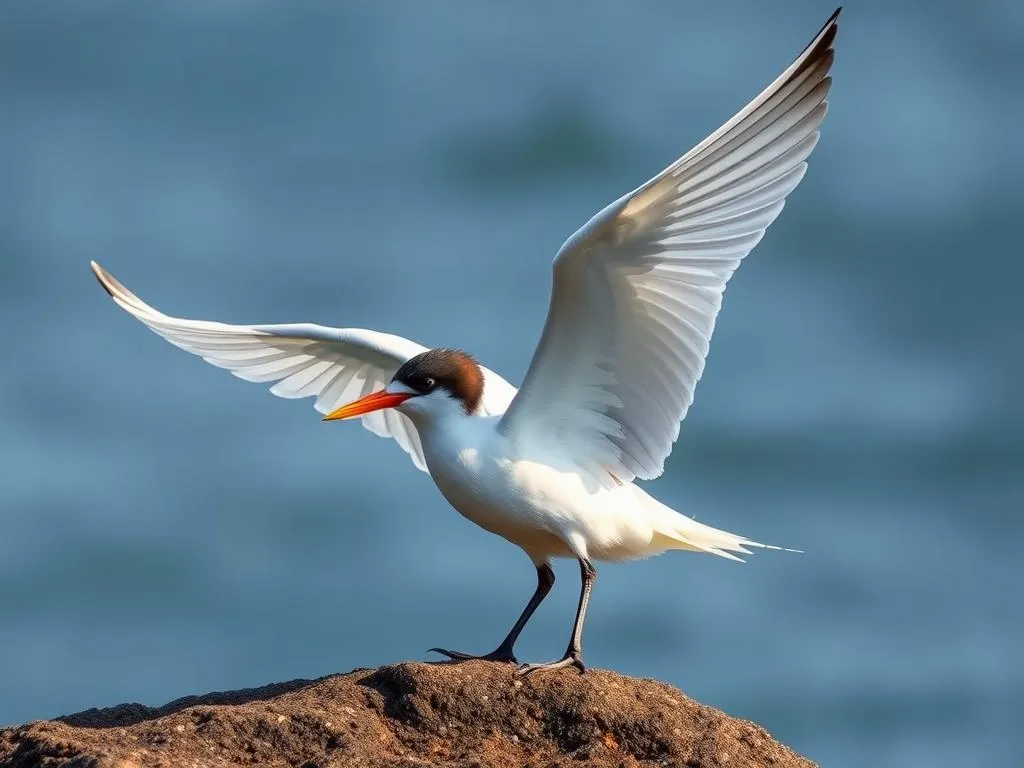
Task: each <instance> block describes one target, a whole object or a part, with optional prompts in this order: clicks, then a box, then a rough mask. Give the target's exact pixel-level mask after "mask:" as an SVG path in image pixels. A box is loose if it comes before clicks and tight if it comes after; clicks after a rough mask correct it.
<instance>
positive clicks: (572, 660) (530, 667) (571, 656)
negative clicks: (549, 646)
mask: <svg viewBox="0 0 1024 768" xmlns="http://www.w3.org/2000/svg"><path fill="white" fill-rule="evenodd" d="M563 667H576V669H578V670H579V671H580V674H581V675H582V674H583V673H584V672H586V671H587V668H586V667H585V666H584V665H583V656H582V655H580V653H579V651H569V652H568V653H567V654H566V655H565V657H564V658H561V659H559V660H558V661H549V662H547V663H545V664H523V665H522V666H521V667H519V669H517V670H516V674H517V675H519V676H521V677H525V676H526V675H529V674H531V673H533V672H537V671H539V670H542V669H562V668H563Z"/></svg>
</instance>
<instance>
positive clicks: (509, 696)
mask: <svg viewBox="0 0 1024 768" xmlns="http://www.w3.org/2000/svg"><path fill="white" fill-rule="evenodd" d="M570 765H571V766H574V767H575V768H579V767H580V766H582V765H586V766H615V767H616V768H619V767H621V766H654V765H668V766H686V768H712V766H729V768H741V767H745V766H751V767H753V766H758V767H759V768H760V767H761V766H779V767H785V768H790V767H792V768H796V767H797V766H800V767H801V768H807V767H809V766H813V765H814V764H813V763H812V762H810V761H809V760H807V759H805V758H802V757H800V756H799V755H796V754H794V753H793V752H792V751H790V750H789V749H788V748H786V747H784V746H782V745H781V744H779V743H778V742H776V741H775V740H774V739H772V738H771V736H769V735H768V734H767V733H766V732H765V731H764V730H763V729H762V728H759V727H758V726H757V725H754V724H753V723H750V722H747V721H744V720H737V719H734V718H731V717H729V716H728V715H725V714H723V713H722V712H720V711H718V710H716V709H712V708H711V707H706V706H704V705H702V704H698V703H697V702H695V701H693V700H692V699H689V698H687V697H686V696H685V695H683V694H682V693H681V692H680V691H678V690H676V689H675V688H672V687H671V686H668V685H665V684H663V683H659V682H655V681H651V680H638V679H634V678H629V677H623V676H622V675H618V674H615V673H614V672H608V671H604V670H588V671H587V673H586V674H585V675H580V674H578V673H577V672H576V671H575V670H573V669H566V670H559V671H553V672H539V673H536V674H533V675H531V676H528V677H526V678H519V677H517V676H516V675H515V674H514V668H513V667H512V666H511V665H505V664H499V663H487V662H466V663H459V664H455V663H435V664H425V663H419V664H412V663H408V664H397V665H395V666H388V667H381V668H380V669H375V670H357V671H355V672H350V673H348V674H344V675H335V676H332V677H325V678H321V679H320V680H295V681H292V682H290V683H278V684H275V685H268V686H266V687H263V688H254V689H249V690H242V691H232V692H229V693H210V694H206V695H203V696H190V697H187V698H184V699H179V700H177V701H174V702H171V703H170V704H167V705H166V706H163V707H158V708H151V707H145V706H142V705H141V704H122V705H119V706H116V707H111V708H109V709H91V710H88V711H85V712H79V713H78V714H75V715H68V716H66V717H61V718H58V719H56V720H47V721H38V722H34V723H29V724H27V725H23V726H18V727H15V728H7V729H4V730H2V731H0V766H7V767H10V768H27V767H28V766H33V768H34V767H35V766H54V767H55V766H68V767H70V766H74V767H75V768H86V767H93V766H95V767H96V768H143V767H148V766H161V767H163V766H166V767H167V768H171V766H173V767H174V768H185V767H186V766H197V767H199V766H204V767H205V766H210V768H222V767H223V768H226V767H227V766H265V767H269V766H291V767H293V768H327V766H338V767H339V768H342V767H343V768H357V767H362V768H370V767H376V766H382V767H383V766H388V767H389V768H390V767H391V766H400V767H402V768H414V767H415V768H433V767H435V766H436V767H438V768H440V767H442V766H444V768H455V767H458V768H463V767H465V768H469V767H470V766H473V767H475V768H491V767H492V766H493V767H494V768H515V767H517V766H535V767H536V768H553V767H555V766H570Z"/></svg>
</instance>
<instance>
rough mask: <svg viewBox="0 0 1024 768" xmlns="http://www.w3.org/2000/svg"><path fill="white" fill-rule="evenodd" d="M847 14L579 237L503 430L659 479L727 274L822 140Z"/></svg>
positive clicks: (532, 448) (526, 441)
mask: <svg viewBox="0 0 1024 768" xmlns="http://www.w3.org/2000/svg"><path fill="white" fill-rule="evenodd" d="M838 15H839V12H838V11H836V13H835V14H833V16H832V18H831V19H829V21H828V22H827V23H826V24H825V26H824V27H823V28H822V30H821V31H820V32H819V33H818V34H817V36H815V38H814V40H813V41H811V43H810V45H808V46H807V48H805V49H804V51H803V53H802V54H801V55H800V56H799V57H798V58H797V60H796V61H795V62H793V64H792V65H790V67H789V68H788V69H786V71H785V72H783V73H782V74H781V75H780V76H779V77H778V79H776V80H775V82H773V83H772V84H771V85H769V86H768V87H767V88H766V89H765V90H764V91H763V92H762V93H761V94H760V95H759V96H758V97H757V98H755V99H754V100H753V101H752V102H750V103H749V104H748V105H747V106H746V107H744V108H743V109H742V110H740V112H738V113H737V114H736V115H735V116H734V117H733V118H732V119H731V120H729V121H728V122H727V123H726V124H725V125H723V126H722V127H721V128H719V129H718V130H717V131H715V132H714V133H713V134H711V135H710V136H709V137H708V138H706V139H705V140H704V141H702V142H701V143H700V144H698V145H697V146H696V147H694V148H693V149H692V150H690V151H689V152H687V153H686V154H685V155H684V156H683V157H682V158H680V159H679V160H677V161H676V162H675V163H673V164H672V165H671V166H669V167H668V168H666V169H665V170H664V171H662V172H661V173H660V174H659V175H658V176H656V177H655V178H653V179H651V180H650V181H648V182H647V183H646V184H644V185H643V186H641V187H640V188H638V189H636V190H635V191H633V192H631V193H629V194H628V195H626V196H625V197H623V198H621V199H620V200H617V201H616V202H614V203H612V204H611V205H609V206H608V207H607V208H605V209H604V210H603V211H601V212H600V213H598V214H597V215H596V216H594V218H592V219H591V220H590V221H589V222H588V223H587V224H586V225H585V226H584V227H583V228H582V229H580V230H579V231H578V232H576V233H575V234H574V235H573V236H572V237H570V238H569V239H568V240H567V241H566V243H565V244H564V245H563V246H562V248H561V249H560V250H559V252H558V255H557V256H556V257H555V262H554V268H553V271H554V284H553V288H552V295H551V303H550V306H549V309H548V317H547V322H546V324H545V326H544V331H543V333H542V335H541V339H540V343H539V344H538V346H537V350H536V352H535V353H534V356H533V360H532V362H531V364H530V368H529V371H528V372H527V375H526V378H525V380H524V381H523V386H522V387H521V388H520V390H519V394H518V395H517V396H516V398H515V400H514V401H513V402H512V405H511V406H510V407H509V409H508V412H507V413H506V414H505V416H504V417H503V418H502V421H501V424H500V428H501V430H502V431H503V432H504V433H505V434H506V435H507V436H508V437H509V438H511V439H513V440H514V441H515V442H516V443H517V445H519V446H520V449H521V450H522V451H524V452H530V453H537V452H539V453H543V454H545V455H546V456H547V457H548V460H552V459H553V458H554V457H557V456H558V455H561V456H562V457H563V459H564V461H565V463H567V464H570V463H571V464H572V465H573V466H574V467H575V468H576V469H577V470H582V471H586V472H589V473H590V474H591V476H592V477H593V478H594V479H596V480H597V481H598V482H599V483H601V484H602V485H608V484H609V483H611V484H615V483H616V482H629V481H631V480H632V479H633V478H634V477H640V478H652V477H657V476H658V475H660V474H661V473H662V471H663V469H664V463H665V459H666V457H667V456H668V454H669V452H670V451H671V450H672V444H673V443H674V442H675V440H676V438H677V437H678V436H679V423H680V421H681V420H682V419H683V417H684V416H685V415H686V411H687V409H688V408H689V407H690V404H691V403H692V402H693V392H694V388H695V386H696V384H697V381H698V380H699V379H700V377H701V374H702V373H703V371H704V359H705V357H706V355H707V353H708V345H709V343H710V341H711V334H712V331H713V330H714V325H715V318H716V317H717V315H718V311H719V308H720V307H721V303H722V295H723V293H724V291H725V286H726V282H727V281H728V280H729V278H730V277H731V276H732V273H733V272H734V271H735V270H736V268H737V267H738V266H739V263H740V260H741V259H742V258H743V257H744V256H746V255H747V254H748V253H749V252H750V250H751V249H752V248H753V247H754V246H755V245H756V244H757V243H758V241H759V240H760V239H761V237H762V236H763V235H764V233H765V229H766V228H767V227H768V225H769V224H771V223H772V221H774V220H775V217H776V216H778V215H779V212H780V211H782V207H783V204H784V203H785V198H786V195H788V194H789V193H790V192H792V191H793V189H794V188H795V187H796V186H797V184H798V183H799V182H800V179H801V178H802V177H803V175H804V171H805V170H806V167H807V165H806V163H805V160H806V159H807V157H808V155H810V153H811V150H812V149H813V148H814V145H815V144H816V143H817V141H818V126H819V125H820V123H821V121H822V119H823V118H824V117H825V111H826V107H827V102H826V101H825V98H826V96H827V94H828V92H829V89H830V87H831V84H832V80H831V78H830V77H829V76H828V73H829V69H830V68H831V66H832V61H833V49H832V44H833V40H834V39H835V35H836V30H837V26H836V19H837V17H838Z"/></svg>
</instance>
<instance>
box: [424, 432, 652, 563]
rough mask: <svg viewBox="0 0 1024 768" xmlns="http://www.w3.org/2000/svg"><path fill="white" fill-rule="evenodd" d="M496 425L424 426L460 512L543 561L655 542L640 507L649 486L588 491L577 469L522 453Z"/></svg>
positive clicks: (626, 550) (436, 466)
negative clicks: (556, 464) (645, 488)
mask: <svg viewBox="0 0 1024 768" xmlns="http://www.w3.org/2000/svg"><path fill="white" fill-rule="evenodd" d="M497 422H498V418H497V417H494V418H480V417H469V418H466V417H463V418H453V419H444V420H440V421H438V422H435V423H434V424H431V425H429V426H426V425H424V426H425V427H426V428H423V427H421V428H420V435H421V439H422V442H423V452H424V458H425V459H426V463H427V468H428V469H429V470H430V474H431V477H433V479H434V482H435V483H436V484H437V487H438V488H439V489H440V491H441V493H442V494H443V495H444V497H445V498H446V499H447V500H448V502H449V503H450V504H451V505H452V506H453V507H454V508H455V509H456V510H457V511H458V512H459V513H460V514H461V515H463V516H464V517H466V518H467V519H469V520H471V521H472V522H474V523H476V524H477V525H479V526H481V527H482V528H484V529H486V530H488V531H490V532H492V533H495V534H497V535H499V536H502V537H504V538H506V539H508V540H509V541H511V542H512V543H513V544H516V545H518V546H520V547H522V548H523V549H524V550H526V551H527V553H528V554H529V555H530V556H531V557H533V558H534V559H535V560H537V561H543V560H546V559H547V558H549V557H558V556H592V557H597V558H600V559H620V558H623V557H631V556H636V555H637V554H639V553H640V550H643V549H646V548H647V547H648V546H649V544H650V540H651V526H650V523H649V522H648V520H647V516H646V515H644V514H643V509H641V508H638V506H637V504H638V502H639V501H641V498H640V497H643V498H647V496H646V494H645V493H643V491H641V490H640V489H639V488H637V487H635V486H632V485H629V486H623V487H621V488H619V489H617V490H616V491H604V490H599V491H592V490H588V489H587V488H586V487H585V481H584V479H583V478H582V477H581V475H580V474H579V473H577V472H572V471H559V470H557V469H555V468H554V467H553V466H552V465H551V464H550V463H549V462H545V461H543V460H539V459H537V458H535V457H524V456H519V455H517V454H516V452H515V450H514V447H513V446H512V445H511V444H510V443H509V441H508V440H507V438H505V436H504V435H502V434H501V433H500V432H498V431H497V429H496V425H497ZM581 548H582V549H583V550H585V551H582V552H581V551H580V549H581Z"/></svg>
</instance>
